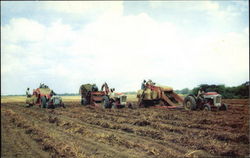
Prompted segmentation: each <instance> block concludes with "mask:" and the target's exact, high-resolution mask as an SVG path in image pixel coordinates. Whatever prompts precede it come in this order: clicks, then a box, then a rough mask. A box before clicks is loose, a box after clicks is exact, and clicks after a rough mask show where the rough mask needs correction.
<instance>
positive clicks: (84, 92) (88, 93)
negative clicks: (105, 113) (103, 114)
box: [79, 83, 127, 108]
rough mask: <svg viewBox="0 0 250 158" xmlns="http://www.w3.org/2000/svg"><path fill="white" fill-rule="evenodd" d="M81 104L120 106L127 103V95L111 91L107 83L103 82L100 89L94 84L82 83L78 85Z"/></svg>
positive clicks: (108, 106) (105, 106) (107, 106)
mask: <svg viewBox="0 0 250 158" xmlns="http://www.w3.org/2000/svg"><path fill="white" fill-rule="evenodd" d="M79 93H80V95H81V105H92V106H95V107H102V108H122V107H125V105H126V104H127V102H126V99H127V96H126V95H124V94H123V93H113V94H112V93H111V90H110V89H109V87H108V84H107V83H104V84H103V85H102V87H101V90H100V91H98V88H97V87H96V85H95V84H93V85H92V84H83V85H81V86H80V89H79Z"/></svg>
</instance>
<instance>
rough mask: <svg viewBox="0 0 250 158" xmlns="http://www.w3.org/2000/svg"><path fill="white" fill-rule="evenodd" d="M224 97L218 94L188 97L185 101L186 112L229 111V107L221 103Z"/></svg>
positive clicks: (208, 93)
mask: <svg viewBox="0 0 250 158" xmlns="http://www.w3.org/2000/svg"><path fill="white" fill-rule="evenodd" d="M221 99H222V96H221V95H220V94H218V93H217V92H207V93H204V94H202V95H197V96H195V95H192V94H190V95H188V96H186V97H185V99H184V108H185V109H186V110H198V109H199V110H206V111H211V110H214V109H215V110H227V109H228V105H227V104H225V103H222V102H221Z"/></svg>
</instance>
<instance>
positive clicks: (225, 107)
mask: <svg viewBox="0 0 250 158" xmlns="http://www.w3.org/2000/svg"><path fill="white" fill-rule="evenodd" d="M227 109H228V106H227V104H224V103H223V104H222V105H221V107H220V108H219V110H221V111H226V110H227Z"/></svg>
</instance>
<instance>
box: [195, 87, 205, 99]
mask: <svg viewBox="0 0 250 158" xmlns="http://www.w3.org/2000/svg"><path fill="white" fill-rule="evenodd" d="M204 94H205V91H204V90H203V89H202V88H200V89H199V90H198V94H197V96H198V97H199V96H203V95H204Z"/></svg>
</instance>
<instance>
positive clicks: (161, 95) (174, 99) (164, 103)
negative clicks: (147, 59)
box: [137, 84, 228, 111]
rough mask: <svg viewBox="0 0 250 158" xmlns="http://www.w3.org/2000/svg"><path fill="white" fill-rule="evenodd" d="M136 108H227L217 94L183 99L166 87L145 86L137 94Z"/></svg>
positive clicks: (204, 94)
mask: <svg viewBox="0 0 250 158" xmlns="http://www.w3.org/2000/svg"><path fill="white" fill-rule="evenodd" d="M137 98H138V106H139V107H149V106H154V107H156V108H168V109H183V108H184V109H185V110H208V111H210V110H212V109H217V110H227V109H228V106H227V105H226V104H224V103H222V102H221V99H222V96H221V95H220V94H218V93H217V92H208V93H205V92H204V93H203V94H201V95H199V94H198V95H197V96H195V95H191V94H190V95H188V96H186V97H185V98H183V97H181V96H179V95H178V94H176V93H175V92H174V91H173V88H171V87H167V86H155V85H154V84H145V87H144V88H143V89H141V90H138V92H137Z"/></svg>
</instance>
